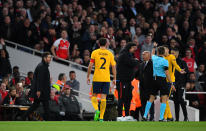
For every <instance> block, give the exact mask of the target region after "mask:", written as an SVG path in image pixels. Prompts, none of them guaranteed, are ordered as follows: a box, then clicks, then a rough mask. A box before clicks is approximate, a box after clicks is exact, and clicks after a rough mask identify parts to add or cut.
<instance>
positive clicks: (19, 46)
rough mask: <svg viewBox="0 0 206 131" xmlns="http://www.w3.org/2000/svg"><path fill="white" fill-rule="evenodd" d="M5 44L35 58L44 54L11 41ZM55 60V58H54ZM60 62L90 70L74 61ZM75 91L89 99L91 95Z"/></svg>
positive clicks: (23, 74)
mask: <svg viewBox="0 0 206 131" xmlns="http://www.w3.org/2000/svg"><path fill="white" fill-rule="evenodd" d="M5 42H6V43H9V45H8V44H7V46H9V47H12V48H14V49H16V50H20V51H24V52H26V53H28V54H32V55H35V56H36V53H39V54H42V53H43V52H40V51H38V50H35V49H32V48H30V47H26V46H23V45H20V44H18V43H15V42H12V41H9V40H5ZM25 49H26V50H25ZM37 56H38V55H37ZM53 58H54V57H53ZM52 60H53V59H52ZM58 60H60V61H63V62H65V63H68V65H69V66H73V65H76V66H78V67H80V68H84V69H88V67H86V66H84V65H80V64H77V63H75V62H72V61H69V60H64V59H62V58H59V59H58ZM20 74H21V76H23V77H27V74H26V73H25V72H20ZM73 91H75V92H78V93H80V94H82V95H85V96H88V98H89V94H86V93H83V92H81V91H77V90H74V89H73ZM76 97H78V98H79V99H81V100H83V101H85V102H88V103H91V101H89V100H87V99H85V98H81V97H79V96H76Z"/></svg>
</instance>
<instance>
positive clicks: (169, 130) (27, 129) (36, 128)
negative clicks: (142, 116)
mask: <svg viewBox="0 0 206 131" xmlns="http://www.w3.org/2000/svg"><path fill="white" fill-rule="evenodd" d="M115 130H116V131H206V122H93V121H78V122H73V121H54V122H45V121H43V122H39V121H38V122H29V121H27V122H13V121H7V122H0V131H115Z"/></svg>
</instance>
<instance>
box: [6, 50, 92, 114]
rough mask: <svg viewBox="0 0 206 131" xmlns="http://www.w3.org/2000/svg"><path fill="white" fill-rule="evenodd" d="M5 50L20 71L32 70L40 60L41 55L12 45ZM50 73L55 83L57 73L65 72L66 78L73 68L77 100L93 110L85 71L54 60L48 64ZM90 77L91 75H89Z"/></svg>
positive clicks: (90, 110)
mask: <svg viewBox="0 0 206 131" xmlns="http://www.w3.org/2000/svg"><path fill="white" fill-rule="evenodd" d="M7 51H8V52H9V56H10V62H11V65H12V66H16V65H17V66H19V70H20V72H23V73H24V74H26V73H27V72H29V71H34V69H35V67H36V66H37V64H38V63H39V62H41V57H39V56H35V55H33V54H30V53H27V52H24V51H20V50H17V49H15V48H12V47H7ZM49 70H50V75H51V77H52V79H53V83H55V82H56V81H57V79H58V75H59V73H65V74H66V75H67V78H68V79H69V71H71V70H74V71H75V72H76V74H77V80H78V81H79V82H80V92H81V93H80V94H79V97H80V98H81V99H79V101H80V102H81V103H82V107H83V109H85V110H86V111H89V112H93V111H94V109H93V108H92V105H91V102H90V100H89V99H90V98H89V91H90V85H87V83H86V80H87V79H86V78H87V77H86V75H87V73H86V72H84V71H81V70H79V69H77V68H73V67H71V66H66V65H63V64H59V63H57V62H55V61H52V62H51V63H50V66H49ZM91 77H92V76H91Z"/></svg>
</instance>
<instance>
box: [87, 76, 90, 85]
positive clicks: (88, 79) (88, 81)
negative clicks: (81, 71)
mask: <svg viewBox="0 0 206 131" xmlns="http://www.w3.org/2000/svg"><path fill="white" fill-rule="evenodd" d="M87 84H88V85H90V78H89V77H87Z"/></svg>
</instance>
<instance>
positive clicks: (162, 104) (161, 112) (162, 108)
mask: <svg viewBox="0 0 206 131" xmlns="http://www.w3.org/2000/svg"><path fill="white" fill-rule="evenodd" d="M165 109H166V103H161V105H160V120H163V119H164V113H165Z"/></svg>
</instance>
